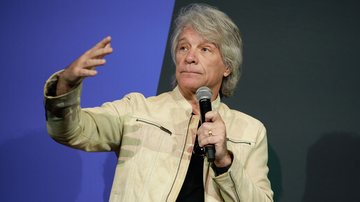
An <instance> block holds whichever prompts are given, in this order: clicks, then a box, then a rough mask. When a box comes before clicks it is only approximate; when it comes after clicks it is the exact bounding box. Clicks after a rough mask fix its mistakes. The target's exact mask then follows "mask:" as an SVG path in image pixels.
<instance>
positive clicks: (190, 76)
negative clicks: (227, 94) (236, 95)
mask: <svg viewBox="0 0 360 202" xmlns="http://www.w3.org/2000/svg"><path fill="white" fill-rule="evenodd" d="M229 74H230V69H229V68H228V67H226V66H225V64H224V62H223V60H222V57H221V54H220V51H219V49H218V48H217V47H216V45H215V44H213V43H211V42H209V41H207V40H205V39H204V38H203V37H202V36H201V35H199V34H198V33H197V32H196V31H194V30H193V29H192V27H185V28H184V29H183V31H182V33H181V34H180V36H179V41H178V44H177V48H176V80H177V83H178V85H179V87H180V88H181V89H183V90H186V91H189V90H190V91H192V92H196V90H197V89H198V88H199V87H201V86H207V87H209V88H210V89H211V90H212V91H213V93H214V94H217V93H218V92H219V90H220V86H221V82H222V79H223V77H226V76H228V75H229Z"/></svg>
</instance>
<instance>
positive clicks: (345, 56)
mask: <svg viewBox="0 0 360 202" xmlns="http://www.w3.org/2000/svg"><path fill="white" fill-rule="evenodd" d="M190 2H195V1H184V0H182V1H180V0H179V1H176V3H175V8H174V12H175V13H176V12H177V11H178V9H179V8H180V7H182V6H184V5H187V4H188V3H190ZM196 2H206V3H208V4H211V5H215V6H217V7H218V8H220V9H221V10H223V11H225V12H226V13H228V15H229V16H230V17H232V18H233V19H234V21H235V22H236V23H237V24H238V26H239V28H240V30H241V32H242V37H243V40H244V65H243V68H244V74H243V77H242V79H241V81H240V83H239V85H238V88H237V91H236V93H235V96H234V97H232V98H229V99H224V102H226V103H228V105H230V106H231V107H233V108H235V109H238V110H240V111H243V112H245V113H248V114H250V115H252V116H254V117H256V118H258V119H260V120H261V121H262V122H264V124H265V125H266V127H267V129H268V139H269V146H270V148H269V154H270V159H269V166H270V169H271V171H270V176H269V177H270V179H271V181H272V186H273V189H274V191H275V199H276V201H359V200H360V199H359V198H360V197H359V195H358V194H357V193H356V190H355V187H358V182H359V178H360V174H358V172H357V171H356V169H357V168H359V166H360V157H359V153H360V151H359V149H358V146H357V145H359V144H358V143H359V141H360V129H359V127H358V123H359V121H360V119H359V117H358V115H359V114H360V107H359V106H360V93H359V87H360V81H359V79H358V77H359V75H360V69H359V61H358V58H359V57H358V52H359V51H358V48H359V47H360V38H359V36H360V26H359V25H358V24H359V20H360V12H358V8H359V2H358V1H355V0H345V1H334V0H330V1H328V0H316V1H313V0H305V1H288V0H280V1H250V0H246V1H243V0H242V1H235V0H233V1H196ZM168 45H169V43H168ZM173 74H174V64H173V63H172V61H171V57H170V54H169V47H168V46H167V55H166V56H165V58H164V63H163V69H162V73H161V77H160V81H159V87H158V93H160V92H163V91H166V90H169V89H171V85H170V83H171V80H172V75H173ZM341 197H343V200H340V199H341Z"/></svg>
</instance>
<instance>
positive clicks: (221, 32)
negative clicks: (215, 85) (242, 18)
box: [171, 4, 243, 97]
mask: <svg viewBox="0 0 360 202" xmlns="http://www.w3.org/2000/svg"><path fill="white" fill-rule="evenodd" d="M186 26H191V27H192V28H193V29H194V30H195V31H196V32H198V33H199V34H200V35H202V36H203V37H204V38H205V39H206V40H207V41H209V42H211V43H214V44H215V45H216V46H217V47H218V48H219V50H220V53H221V56H222V58H223V62H224V64H225V65H226V66H227V67H229V68H230V70H231V73H230V75H229V76H227V77H224V78H223V80H222V84H221V89H220V95H221V96H225V97H229V96H231V95H232V94H233V93H234V91H235V87H236V84H237V83H238V81H239V79H240V75H241V64H242V60H243V58H242V40H241V37H240V31H239V28H238V27H237V26H236V25H235V23H234V22H233V21H232V20H231V19H230V18H229V16H227V15H226V14H225V13H223V12H222V11H220V10H218V9H217V8H215V7H212V6H209V5H207V4H190V5H189V6H186V7H184V8H182V9H181V10H180V13H179V15H178V16H177V18H176V19H175V28H174V32H173V35H172V38H171V56H172V59H173V61H174V63H175V64H176V58H175V55H176V48H177V44H178V40H179V36H180V34H181V32H182V30H183V29H184V27H186Z"/></svg>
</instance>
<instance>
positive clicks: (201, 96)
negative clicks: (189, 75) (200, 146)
mask: <svg viewBox="0 0 360 202" xmlns="http://www.w3.org/2000/svg"><path fill="white" fill-rule="evenodd" d="M211 97H212V92H211V90H210V88H208V87H206V86H202V87H200V88H199V89H197V91H196V99H197V100H198V101H199V106H200V114H201V124H203V123H204V122H205V114H206V112H208V111H211V110H212V109H211ZM205 153H206V156H207V158H208V162H210V163H212V162H214V160H215V146H214V145H213V144H209V145H206V146H205Z"/></svg>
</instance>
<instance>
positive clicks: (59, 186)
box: [0, 130, 81, 202]
mask: <svg viewBox="0 0 360 202" xmlns="http://www.w3.org/2000/svg"><path fill="white" fill-rule="evenodd" d="M56 144H57V143H55V142H54V141H53V140H51V138H49V137H48V135H47V133H46V131H45V130H44V131H34V132H32V133H29V134H25V135H24V136H22V137H21V138H18V139H10V140H6V141H5V142H3V143H1V145H0V179H1V180H0V189H1V190H0V193H1V194H0V201H52V202H57V201H59V202H63V201H76V199H77V197H78V193H79V191H80V182H81V158H80V156H79V154H78V153H77V151H75V150H70V149H63V148H61V147H59V146H55V145H56ZM64 162H66V163H64Z"/></svg>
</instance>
